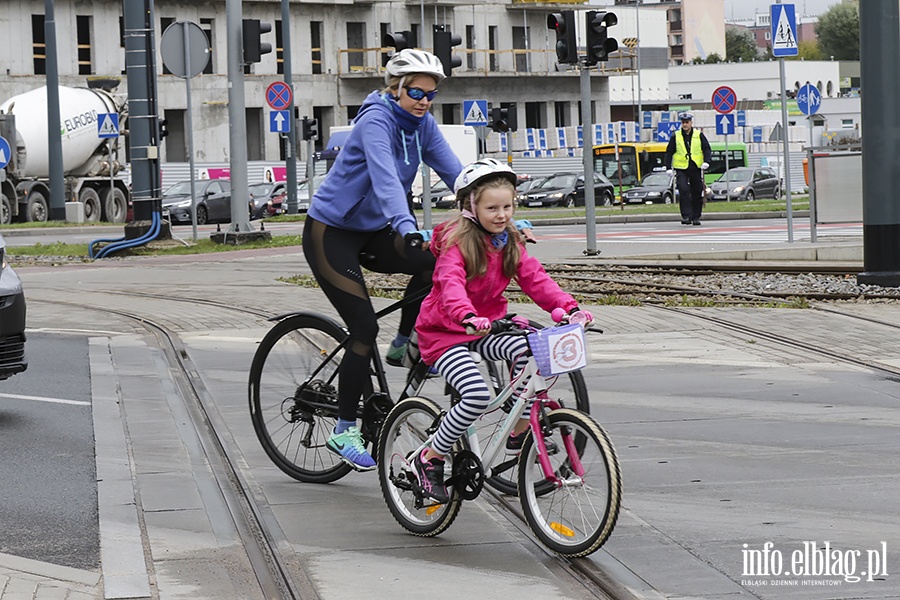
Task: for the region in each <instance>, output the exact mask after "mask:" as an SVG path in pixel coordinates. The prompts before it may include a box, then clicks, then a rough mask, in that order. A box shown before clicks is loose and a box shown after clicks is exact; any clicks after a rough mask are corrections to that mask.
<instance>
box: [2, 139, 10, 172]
mask: <svg viewBox="0 0 900 600" xmlns="http://www.w3.org/2000/svg"><path fill="white" fill-rule="evenodd" d="M11 159H12V148H10V147H9V142H7V141H6V138H2V137H0V169H2V168H4V167H6V165H8V164H9V161H10V160H11Z"/></svg>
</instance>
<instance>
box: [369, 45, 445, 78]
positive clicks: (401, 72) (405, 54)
mask: <svg viewBox="0 0 900 600" xmlns="http://www.w3.org/2000/svg"><path fill="white" fill-rule="evenodd" d="M413 73H425V74H426V75H431V76H433V77H435V78H437V80H438V81H440V80H441V79H444V77H446V75H444V65H443V64H442V63H441V59H439V58H438V57H437V56H435V55H434V54H432V53H431V52H425V51H424V50H415V49H413V48H406V49H404V50H401V51H400V52H397V53H396V54H394V55H393V56H392V57H391V60H389V61H388V63H387V65H386V67H385V73H384V82H385V83H390V82H391V77H406V76H407V75H412V74H413Z"/></svg>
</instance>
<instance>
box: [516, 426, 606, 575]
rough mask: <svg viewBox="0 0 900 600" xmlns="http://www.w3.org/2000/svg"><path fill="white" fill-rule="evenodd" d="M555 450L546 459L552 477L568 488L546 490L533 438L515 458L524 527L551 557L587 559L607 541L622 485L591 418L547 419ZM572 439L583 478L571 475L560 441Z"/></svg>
mask: <svg viewBox="0 0 900 600" xmlns="http://www.w3.org/2000/svg"><path fill="white" fill-rule="evenodd" d="M547 424H548V426H549V428H550V436H549V437H552V438H553V439H554V440H555V441H556V443H557V444H558V445H559V451H557V452H556V453H554V454H552V455H551V456H549V459H550V462H551V466H552V468H553V472H554V474H555V475H556V476H557V477H558V478H559V479H560V480H565V481H566V482H567V483H565V484H563V485H562V486H556V485H554V486H553V489H551V490H549V491H548V490H546V484H547V483H548V481H547V479H546V478H545V476H544V471H543V469H542V468H541V466H540V464H539V462H538V460H537V446H536V444H535V443H534V437H533V436H529V437H528V439H526V440H525V443H524V444H523V446H522V453H521V455H520V456H519V500H520V502H521V504H522V512H523V513H524V514H525V520H526V521H527V522H528V526H529V527H530V528H531V530H532V531H533V532H534V534H535V535H536V536H537V538H538V539H539V540H540V541H541V542H542V543H543V544H544V545H545V546H547V547H548V548H550V549H551V550H552V551H553V552H556V553H557V554H559V555H561V556H564V557H566V558H577V557H580V556H587V555H588V554H591V553H592V552H594V551H596V550H597V549H598V548H599V547H600V546H602V545H603V543H604V542H606V540H607V539H608V538H609V536H610V534H611V533H612V530H613V528H614V527H615V525H616V520H617V519H618V516H619V507H620V503H621V500H622V483H621V471H620V469H619V461H618V458H617V456H616V451H615V448H614V447H613V445H612V442H611V441H610V440H609V437H608V436H607V435H606V432H605V431H604V430H603V428H602V427H601V426H600V425H599V424H598V423H597V422H596V421H594V420H593V419H592V418H591V417H590V416H588V415H584V414H581V413H579V412H577V411H574V410H570V409H559V410H555V411H553V412H551V413H549V414H548V415H547ZM572 434H574V435H573V438H572V442H574V445H575V447H577V448H578V454H579V458H580V460H581V464H582V466H583V467H584V476H583V477H580V478H579V477H577V476H575V475H574V473H573V472H572V468H571V463H570V461H569V457H568V453H567V452H566V450H565V445H564V436H565V435H572Z"/></svg>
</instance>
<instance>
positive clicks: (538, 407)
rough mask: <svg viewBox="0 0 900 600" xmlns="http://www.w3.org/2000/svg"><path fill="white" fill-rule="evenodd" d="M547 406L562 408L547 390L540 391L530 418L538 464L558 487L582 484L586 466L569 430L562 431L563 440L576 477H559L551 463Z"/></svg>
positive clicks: (546, 476)
mask: <svg viewBox="0 0 900 600" xmlns="http://www.w3.org/2000/svg"><path fill="white" fill-rule="evenodd" d="M545 407H546V408H549V409H550V410H551V411H554V410H557V409H559V408H561V407H560V405H559V403H558V402H557V401H556V400H553V399H552V398H550V397H549V396H548V395H547V392H546V391H544V392H540V393H539V394H538V399H537V402H535V403H534V404H532V406H531V414H530V415H529V416H528V418H529V421H530V422H531V435H532V436H534V443H535V445H536V446H537V449H538V464H540V465H541V469H542V470H543V471H544V477H545V478H546V479H547V481H550V482H551V483H553V485H555V486H556V487H567V486H573V485H574V486H580V485H582V484H583V483H584V466H583V465H582V464H581V458H580V457H579V456H578V449H577V448H576V447H575V441H574V440H573V439H572V434H571V433H570V432H568V431H562V432H561V433H562V442H563V447H564V448H565V449H566V455H567V456H568V459H569V466H570V467H571V469H572V471H573V472H574V473H575V475H576V477H575V478H565V479H560V478H559V477H557V475H556V473H554V472H553V466H552V465H551V464H550V456H549V454H548V453H547V445H546V443H545V442H544V431H545V429H544V427H543V423H542V421H543V420H544V417H545V415H546V411H545V410H544V408H545Z"/></svg>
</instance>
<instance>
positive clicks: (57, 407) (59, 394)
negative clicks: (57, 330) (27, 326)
mask: <svg viewBox="0 0 900 600" xmlns="http://www.w3.org/2000/svg"><path fill="white" fill-rule="evenodd" d="M26 349H27V352H28V359H29V366H28V370H27V371H25V372H24V373H21V374H19V375H15V376H14V377H11V378H10V379H7V380H5V381H2V382H0V482H2V485H0V552H2V553H5V554H13V555H16V556H21V557H24V558H31V559H34V560H41V561H46V562H51V563H54V564H58V565H63V566H67V567H74V568H79V569H93V570H95V569H97V568H98V565H99V563H100V548H99V534H98V531H97V484H96V464H95V459H94V430H93V423H92V416H91V381H90V363H89V360H88V346H87V338H86V337H84V336H75V335H58V334H52V333H44V332H36V333H29V334H28V341H27V346H26Z"/></svg>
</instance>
